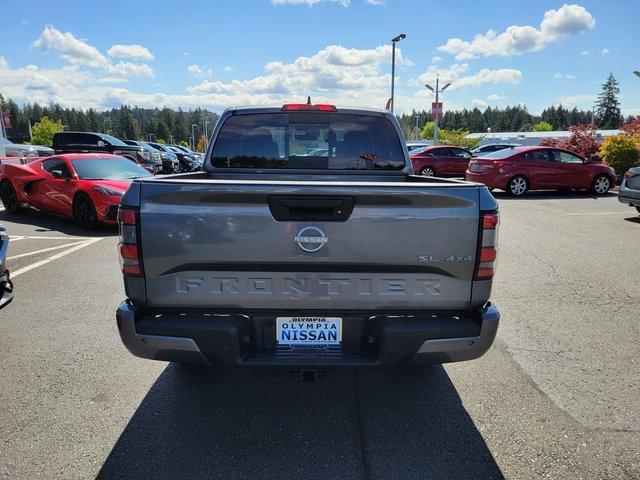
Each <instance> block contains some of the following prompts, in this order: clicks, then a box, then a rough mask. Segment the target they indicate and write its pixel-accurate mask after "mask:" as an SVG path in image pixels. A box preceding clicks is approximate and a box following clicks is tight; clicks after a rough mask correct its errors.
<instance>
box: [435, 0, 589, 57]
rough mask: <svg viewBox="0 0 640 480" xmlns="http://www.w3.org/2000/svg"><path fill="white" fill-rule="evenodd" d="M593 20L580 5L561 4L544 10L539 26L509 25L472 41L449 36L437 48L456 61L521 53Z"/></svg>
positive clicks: (558, 37)
mask: <svg viewBox="0 0 640 480" xmlns="http://www.w3.org/2000/svg"><path fill="white" fill-rule="evenodd" d="M595 23H596V21H595V19H594V18H593V16H592V15H591V14H590V13H589V12H588V11H587V10H586V9H585V8H584V7H582V6H580V5H576V4H572V5H567V4H565V5H563V6H562V7H560V8H559V9H557V10H547V11H546V12H545V14H544V18H543V19H542V21H541V22H540V25H539V27H538V28H536V27H532V26H530V25H511V26H509V27H507V28H506V29H505V31H504V32H501V33H498V32H497V31H495V30H488V31H487V32H486V33H484V34H478V35H476V36H475V37H474V38H473V40H471V41H465V40H462V39H460V38H450V39H449V40H447V43H445V44H444V45H440V46H439V47H438V50H440V51H441V52H445V53H448V54H451V55H455V59H456V60H459V61H467V60H471V59H474V58H478V57H489V56H498V57H506V56H510V55H522V54H523V53H527V52H535V51H538V50H541V49H543V48H544V47H545V46H547V44H549V43H551V42H556V41H558V40H561V39H562V38H564V37H567V36H570V35H575V34H576V33H579V32H581V31H584V30H588V29H591V28H593V27H594V26H595Z"/></svg>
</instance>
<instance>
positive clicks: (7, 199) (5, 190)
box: [0, 180, 22, 213]
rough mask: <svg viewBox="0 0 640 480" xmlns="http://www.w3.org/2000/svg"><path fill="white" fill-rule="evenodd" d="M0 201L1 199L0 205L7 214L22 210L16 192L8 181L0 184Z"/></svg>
mask: <svg viewBox="0 0 640 480" xmlns="http://www.w3.org/2000/svg"><path fill="white" fill-rule="evenodd" d="M0 199H2V205H4V209H5V210H6V211H7V212H9V213H18V212H19V211H20V210H22V208H21V207H20V202H18V196H17V195H16V191H15V189H14V188H13V185H11V183H10V182H9V181H8V180H5V181H4V182H2V183H1V184H0Z"/></svg>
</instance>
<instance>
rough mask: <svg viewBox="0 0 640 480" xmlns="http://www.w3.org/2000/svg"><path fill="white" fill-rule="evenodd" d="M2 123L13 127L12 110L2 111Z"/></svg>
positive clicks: (6, 126) (5, 126)
mask: <svg viewBox="0 0 640 480" xmlns="http://www.w3.org/2000/svg"><path fill="white" fill-rule="evenodd" d="M2 123H3V124H4V128H13V127H12V125H11V112H9V111H7V112H3V113H2Z"/></svg>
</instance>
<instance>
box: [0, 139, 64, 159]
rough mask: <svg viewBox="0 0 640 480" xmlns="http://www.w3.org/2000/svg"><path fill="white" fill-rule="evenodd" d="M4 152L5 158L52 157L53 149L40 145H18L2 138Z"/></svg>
mask: <svg viewBox="0 0 640 480" xmlns="http://www.w3.org/2000/svg"><path fill="white" fill-rule="evenodd" d="M2 143H4V152H5V155H6V156H7V157H47V156H49V155H53V149H51V148H49V147H44V146H42V145H19V144H17V143H13V142H11V141H10V140H8V139H6V138H2Z"/></svg>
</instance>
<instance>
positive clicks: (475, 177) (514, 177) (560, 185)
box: [466, 146, 617, 197]
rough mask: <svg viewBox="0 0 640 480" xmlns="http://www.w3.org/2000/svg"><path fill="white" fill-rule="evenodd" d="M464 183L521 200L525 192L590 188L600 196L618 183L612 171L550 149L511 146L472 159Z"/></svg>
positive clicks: (574, 154)
mask: <svg viewBox="0 0 640 480" xmlns="http://www.w3.org/2000/svg"><path fill="white" fill-rule="evenodd" d="M466 177H467V180H470V181H472V182H479V183H484V184H485V185H486V186H488V187H489V188H500V189H503V190H505V191H506V192H507V193H509V194H510V195H513V196H515V197H521V196H522V195H524V194H525V193H526V192H527V191H528V190H547V189H556V190H565V189H567V190H568V189H589V190H591V191H592V192H593V193H595V194H596V195H603V194H605V193H607V192H608V191H609V189H610V188H611V187H612V186H613V185H615V182H616V180H617V178H616V172H615V170H614V169H613V168H611V167H608V166H606V165H603V164H602V163H599V162H593V161H589V160H586V159H584V158H583V157H581V156H580V155H578V154H577V153H574V152H570V151H569V150H564V149H561V148H553V147H541V146H531V147H513V148H505V149H504V150H498V151H497V152H492V153H488V154H486V155H484V156H482V157H478V158H474V159H473V160H471V162H470V163H469V168H468V169H467V175H466Z"/></svg>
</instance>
